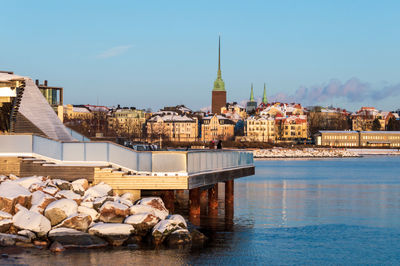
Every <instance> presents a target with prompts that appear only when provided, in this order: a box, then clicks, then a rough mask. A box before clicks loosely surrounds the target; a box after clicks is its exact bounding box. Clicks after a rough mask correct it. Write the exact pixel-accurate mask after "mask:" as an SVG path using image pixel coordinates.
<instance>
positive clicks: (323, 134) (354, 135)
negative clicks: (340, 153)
mask: <svg viewBox="0 0 400 266" xmlns="http://www.w3.org/2000/svg"><path fill="white" fill-rule="evenodd" d="M316 144H317V145H321V146H333V147H359V146H361V147H393V148H399V147H400V131H325V130H323V131H319V132H318V134H317V136H316Z"/></svg>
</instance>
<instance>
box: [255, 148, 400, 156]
mask: <svg viewBox="0 0 400 266" xmlns="http://www.w3.org/2000/svg"><path fill="white" fill-rule="evenodd" d="M365 155H400V151H399V150H398V149H344V148H342V149H339V148H304V149H298V148H273V149H258V150H254V151H253V156H254V159H311V158H316V159H317V158H354V157H363V156H365Z"/></svg>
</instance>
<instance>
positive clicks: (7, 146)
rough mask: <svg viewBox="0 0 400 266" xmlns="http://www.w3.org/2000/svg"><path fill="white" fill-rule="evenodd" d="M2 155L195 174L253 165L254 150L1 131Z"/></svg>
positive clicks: (0, 153) (154, 171)
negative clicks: (153, 147) (145, 145)
mask: <svg viewBox="0 0 400 266" xmlns="http://www.w3.org/2000/svg"><path fill="white" fill-rule="evenodd" d="M0 156H39V157H43V158H46V159H49V160H54V161H57V162H61V163H103V164H112V165H115V166H118V167H121V168H123V169H126V170H129V171H136V172H153V173H170V172H174V173H185V174H194V173H200V172H209V171H222V170H224V169H234V168H239V167H245V166H252V165H253V154H252V153H251V152H246V151H229V150H227V151H220V150H205V151H153V152H146V151H144V152H138V151H134V150H132V149H129V148H126V147H123V146H120V145H118V144H115V143H112V142H60V141H56V140H52V139H48V138H45V137H41V136H37V135H0Z"/></svg>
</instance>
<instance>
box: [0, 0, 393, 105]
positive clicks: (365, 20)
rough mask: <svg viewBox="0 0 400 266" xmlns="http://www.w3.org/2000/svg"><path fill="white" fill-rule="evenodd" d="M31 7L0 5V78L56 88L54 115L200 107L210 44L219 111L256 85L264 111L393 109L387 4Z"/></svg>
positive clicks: (207, 91)
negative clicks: (88, 107)
mask: <svg viewBox="0 0 400 266" xmlns="http://www.w3.org/2000/svg"><path fill="white" fill-rule="evenodd" d="M41 3H42V4H41ZM43 3H44V2H39V3H30V2H18V3H10V2H8V3H4V4H3V8H4V10H6V11H8V12H5V15H4V16H3V17H2V18H0V21H1V22H2V23H3V24H4V25H8V27H4V28H3V29H2V33H3V34H4V36H8V37H9V38H7V40H8V41H6V42H3V43H2V44H1V45H0V47H2V49H3V50H4V51H7V53H1V54H0V68H1V69H2V70H11V71H14V72H15V73H16V74H20V75H28V76H31V77H33V78H37V79H40V80H43V79H47V80H49V83H50V84H51V85H54V86H62V87H64V88H65V102H66V103H74V104H79V103H82V104H87V103H91V104H97V102H98V103H99V104H101V105H109V106H112V105H117V104H121V105H125V106H137V107H138V108H147V107H151V108H152V109H153V110H157V109H159V108H160V107H163V106H168V105H176V104H185V105H187V106H189V107H191V108H192V109H200V108H202V107H207V106H210V105H211V90H212V88H213V81H214V80H215V78H216V70H217V54H218V49H217V40H218V35H219V34H221V41H222V43H221V45H222V47H221V49H222V51H221V61H222V62H221V68H222V72H223V77H224V81H225V83H226V90H227V100H228V101H229V102H232V101H236V102H242V101H244V100H248V95H249V92H250V84H251V83H253V84H254V94H255V98H256V99H257V98H261V96H262V93H263V84H264V82H265V83H266V88H267V97H268V100H269V101H274V100H282V101H288V102H291V101H296V102H299V103H301V104H303V105H305V106H307V105H318V104H320V105H334V106H338V107H342V108H347V109H350V110H352V111H355V110H357V109H359V108H360V107H361V106H375V107H377V108H378V109H384V110H395V109H397V108H398V107H399V106H398V105H397V102H398V100H399V93H400V85H399V84H400V79H399V78H398V74H397V69H398V62H399V60H398V59H399V57H400V56H399V53H398V51H397V47H398V44H399V43H400V37H399V36H400V35H399V34H398V33H399V28H398V27H396V26H397V25H399V18H398V17H397V14H396V10H398V7H400V5H399V3H397V2H396V1H386V2H385V5H382V4H378V3H374V2H372V1H354V2H352V3H347V2H346V1H338V2H335V3H318V2H317V1H307V2H305V3H301V4H299V3H295V2H279V3H273V2H267V3H264V2H253V3H251V4H238V3H230V2H218V3H213V4H212V5H211V4H210V5H206V4H203V5H200V4H195V3H180V4H179V5H177V4H176V5H168V4H165V3H162V2H161V3H158V4H153V5H152V4H149V3H138V2H137V3H131V2H129V3H124V2H119V1H117V2H113V3H112V4H107V3H104V2H103V3H102V2H100V3H98V4H97V5H96V6H92V5H91V4H89V3H79V4H78V2H71V3H69V4H68V6H67V5H66V4H63V3H46V4H43ZM210 6H212V8H210ZM60 10H62V11H60ZM17 12H18V14H19V16H18V17H19V19H18V20H15V19H13V16H14V15H15V14H17ZM71 18H73V19H71ZM50 21H51V23H50ZM24 38H25V41H24ZM17 40H21V41H17ZM26 40H29V41H26ZM149 95H152V97H149ZM154 95H157V97H154Z"/></svg>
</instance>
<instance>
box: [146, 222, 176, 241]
mask: <svg viewBox="0 0 400 266" xmlns="http://www.w3.org/2000/svg"><path fill="white" fill-rule="evenodd" d="M178 229H181V227H179V225H178V224H177V223H176V222H175V221H173V220H161V221H160V222H159V223H158V224H156V225H155V226H154V227H153V231H152V233H151V235H152V237H153V241H154V243H155V244H160V243H162V242H163V241H164V240H165V239H166V238H167V237H168V236H169V235H170V234H171V233H172V232H173V231H175V230H178Z"/></svg>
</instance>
